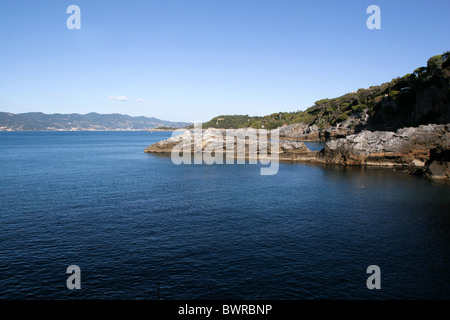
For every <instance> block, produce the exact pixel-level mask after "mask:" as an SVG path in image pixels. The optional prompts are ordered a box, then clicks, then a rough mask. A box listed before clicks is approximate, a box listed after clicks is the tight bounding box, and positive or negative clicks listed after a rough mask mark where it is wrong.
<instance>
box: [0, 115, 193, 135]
mask: <svg viewBox="0 0 450 320" xmlns="http://www.w3.org/2000/svg"><path fill="white" fill-rule="evenodd" d="M191 124H192V123H190V122H181V121H178V122H177V121H167V120H161V119H158V118H154V117H144V116H140V117H132V116H129V115H123V114H117V113H113V114H98V113H95V112H91V113H87V114H77V113H72V114H59V113H56V114H45V113H42V112H28V113H18V114H14V113H10V112H0V131H155V130H158V131H168V130H174V129H177V128H183V127H187V126H189V125H191Z"/></svg>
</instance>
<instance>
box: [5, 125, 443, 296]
mask: <svg viewBox="0 0 450 320" xmlns="http://www.w3.org/2000/svg"><path fill="white" fill-rule="evenodd" d="M169 136H170V133H168V132H160V133H157V132H155V133H149V132H3V133H0V181H1V188H0V210H1V212H0V298H2V299H16V298H21V299H37V298H45V299H55V298H57V299H62V298H64V299H65V298H98V299H155V298H156V297H157V292H156V291H157V289H156V288H157V284H158V283H160V295H161V299H200V298H202V299H203V298H212V299H258V298H260V297H261V298H263V299H323V298H330V299H380V298H383V299H391V298H400V299H416V298H424V299H428V298H434V299H449V298H450V255H449V253H450V210H449V208H450V186H449V185H446V184H442V183H436V182H431V181H428V180H426V179H424V178H420V177H416V176H411V175H409V174H407V173H404V172H401V171H393V170H389V169H367V168H345V167H338V166H319V165H311V164H291V163H281V164H280V168H279V172H278V174H276V175H273V176H261V175H260V167H259V166H258V165H249V164H246V165H180V166H176V165H174V164H172V162H171V159H170V157H167V156H158V155H154V154H146V153H144V152H143V151H144V149H145V148H146V147H147V146H148V145H149V144H151V143H153V142H156V141H159V140H161V139H165V138H167V137H169ZM69 265H78V266H79V267H80V268H81V286H82V288H81V290H73V291H71V290H68V289H67V287H66V280H67V277H68V276H69V275H68V274H66V269H67V267H68V266H69ZM369 265H378V266H379V267H380V268H381V289H380V290H369V289H367V287H366V280H367V277H368V276H369V275H368V274H367V273H366V269H367V267H368V266H369Z"/></svg>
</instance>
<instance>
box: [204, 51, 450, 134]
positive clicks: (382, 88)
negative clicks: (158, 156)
mask: <svg viewBox="0 0 450 320" xmlns="http://www.w3.org/2000/svg"><path fill="white" fill-rule="evenodd" d="M449 56H450V52H449V51H447V52H445V53H444V54H442V55H436V56H434V57H431V58H430V59H429V60H428V62H427V66H426V67H420V68H417V69H416V70H414V72H413V73H410V74H407V75H405V76H403V77H398V78H395V79H393V80H392V81H390V82H387V83H383V84H381V85H378V86H372V87H369V88H367V89H359V90H357V91H356V92H352V93H347V94H345V95H343V96H340V97H337V98H333V99H322V100H319V101H316V102H315V104H314V105H313V106H312V107H310V108H308V109H306V110H305V111H295V112H278V113H273V114H271V115H266V116H263V117H257V116H256V117H250V116H248V115H220V116H218V117H215V118H213V119H211V120H210V121H208V122H206V123H204V124H203V127H213V128H241V127H252V128H266V129H274V128H277V127H280V126H282V125H284V124H293V123H300V122H302V123H305V124H308V125H314V124H315V125H317V126H318V127H319V128H320V129H325V128H327V127H330V126H336V125H337V124H339V123H342V122H344V121H345V120H347V119H349V118H350V117H355V118H358V117H362V116H363V115H368V119H369V120H368V122H367V124H366V126H367V127H369V128H377V129H384V128H399V127H404V126H417V125H420V124H427V123H447V122H450V90H449V88H450V59H449Z"/></svg>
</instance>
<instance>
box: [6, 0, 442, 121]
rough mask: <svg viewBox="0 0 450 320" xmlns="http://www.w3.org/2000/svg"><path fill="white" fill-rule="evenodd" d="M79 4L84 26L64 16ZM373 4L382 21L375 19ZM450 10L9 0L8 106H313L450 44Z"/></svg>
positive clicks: (189, 109) (419, 62)
mask: <svg viewBox="0 0 450 320" xmlns="http://www.w3.org/2000/svg"><path fill="white" fill-rule="evenodd" d="M71 4H75V5H78V6H79V7H80V8H81V29H80V30H69V29H68V28H67V27H66V20H67V18H68V17H69V14H67V13H66V9H67V7H68V6H69V5H71ZM371 4H375V5H378V6H379V7H380V8H381V30H369V29H367V27H366V20H367V18H368V17H369V14H367V13H366V9H367V7H368V6H369V5H371ZM449 12H450V1H448V0H440V1H437V0H420V1H419V0H417V1H416V0H409V1H406V0H395V1H394V0H389V1H380V0H371V1H364V0H350V1H335V0H334V1H331V0H330V1H325V0H321V1H301V0H270V1H266V0H158V1H149V0H140V1H138V0H128V1H118V0H109V1H99V0H71V1H65V0H53V1H42V0H39V1H20V0H18V1H12V0H10V1H2V3H1V6H0V74H1V76H0V111H7V112H13V113H21V112H29V111H41V112H45V113H88V112H98V113H124V114H129V115H145V116H155V117H158V118H161V119H166V120H180V121H206V120H209V119H210V118H212V117H214V116H217V115H220V114H249V115H265V114H270V113H273V112H278V111H296V110H304V109H306V108H307V107H309V106H311V105H313V104H314V101H316V100H319V99H322V98H333V97H337V96H340V95H342V94H345V93H347V92H349V91H353V90H357V89H358V88H365V87H368V86H370V85H377V84H381V83H383V82H387V81H390V80H391V79H392V78H395V77H397V76H401V75H404V74H406V73H409V72H412V71H413V70H414V69H415V68H417V67H419V66H424V65H426V61H427V59H428V58H429V57H430V56H433V55H436V54H441V53H443V52H444V51H447V50H450V15H449ZM122 96H123V97H126V99H127V100H126V101H120V99H122V100H124V99H125V98H118V97H122Z"/></svg>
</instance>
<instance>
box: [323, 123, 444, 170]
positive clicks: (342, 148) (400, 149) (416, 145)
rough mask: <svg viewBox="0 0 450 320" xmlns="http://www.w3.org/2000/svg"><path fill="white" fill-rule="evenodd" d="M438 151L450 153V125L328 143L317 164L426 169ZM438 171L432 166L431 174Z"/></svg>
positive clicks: (358, 135)
mask: <svg viewBox="0 0 450 320" xmlns="http://www.w3.org/2000/svg"><path fill="white" fill-rule="evenodd" d="M436 148H441V149H442V150H444V151H445V152H448V151H447V150H449V149H450V124H447V125H435V124H430V125H422V126H419V127H415V128H403V129H399V130H397V131H396V132H392V131H375V132H371V131H363V132H360V133H359V134H355V135H349V136H347V137H345V138H341V139H337V140H330V141H328V142H327V143H326V144H325V148H324V149H323V150H322V151H321V152H320V154H319V156H318V160H319V161H320V162H324V163H333V164H343V165H376V166H407V167H411V168H417V167H421V168H423V167H425V166H426V165H427V162H428V161H430V159H431V154H432V150H433V149H436ZM444 151H443V152H444ZM444 162H445V160H444ZM435 167H436V165H433V167H431V168H430V170H436V169H433V168H435ZM430 175H431V176H433V175H434V174H432V173H430Z"/></svg>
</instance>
